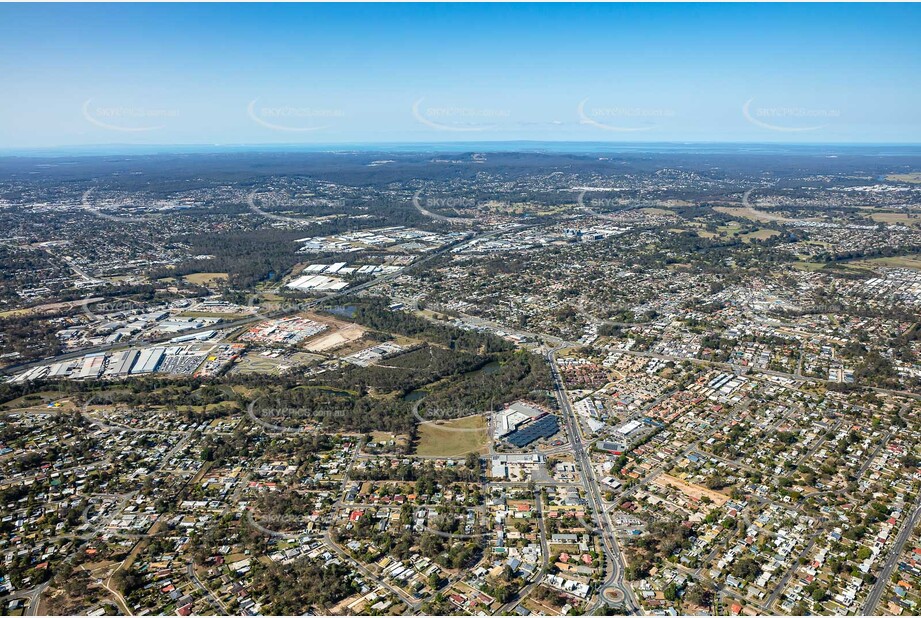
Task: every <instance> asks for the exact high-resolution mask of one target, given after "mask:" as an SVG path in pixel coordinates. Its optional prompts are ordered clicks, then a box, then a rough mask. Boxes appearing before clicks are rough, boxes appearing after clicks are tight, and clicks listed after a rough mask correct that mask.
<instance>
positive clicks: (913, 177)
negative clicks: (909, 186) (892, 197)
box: [886, 172, 921, 184]
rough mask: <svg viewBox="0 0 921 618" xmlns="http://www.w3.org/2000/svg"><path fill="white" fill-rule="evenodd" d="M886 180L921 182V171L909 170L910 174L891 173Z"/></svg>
mask: <svg viewBox="0 0 921 618" xmlns="http://www.w3.org/2000/svg"><path fill="white" fill-rule="evenodd" d="M886 180H891V181H893V182H912V183H917V184H921V172H909V173H908V174H889V175H888V176H886Z"/></svg>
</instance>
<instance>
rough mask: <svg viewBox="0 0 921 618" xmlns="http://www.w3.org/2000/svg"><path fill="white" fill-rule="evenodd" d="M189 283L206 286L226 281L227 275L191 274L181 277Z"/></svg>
mask: <svg viewBox="0 0 921 618" xmlns="http://www.w3.org/2000/svg"><path fill="white" fill-rule="evenodd" d="M183 279H185V280H186V281H188V282H189V283H194V284H196V285H206V284H208V283H215V282H218V281H224V280H226V279H227V273H192V274H191V275H186V276H185V277H183Z"/></svg>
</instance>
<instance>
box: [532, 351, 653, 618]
mask: <svg viewBox="0 0 921 618" xmlns="http://www.w3.org/2000/svg"><path fill="white" fill-rule="evenodd" d="M547 361H548V362H549V364H550V372H551V374H552V376H553V388H554V390H555V391H556V396H557V399H558V400H559V402H560V410H561V411H562V416H563V422H564V423H565V425H566V431H567V432H568V433H569V440H570V442H571V444H572V451H573V455H575V458H576V462H577V463H578V464H579V468H580V469H581V470H582V483H583V485H584V487H585V494H586V495H587V496H588V497H589V500H590V501H591V506H592V509H593V510H594V512H595V516H596V518H597V519H598V528H599V530H600V532H601V540H602V546H603V547H604V549H605V553H606V554H607V560H606V563H608V564H610V565H611V575H610V576H609V577H608V578H607V579H606V580H605V581H604V583H602V585H601V587H600V588H599V589H598V602H597V603H596V606H595V607H592V608H590V609H591V610H594V609H596V608H597V607H598V606H600V605H602V604H603V603H604V602H605V598H604V593H605V591H606V590H608V589H612V588H613V589H615V590H618V591H619V592H620V594H621V595H622V596H623V606H624V610H625V612H626V613H631V614H632V613H641V610H640V606H639V603H637V601H636V597H635V596H634V594H633V589H632V588H631V587H630V585H629V584H627V583H626V581H625V578H624V570H625V567H624V561H623V558H622V557H621V554H620V549H619V548H618V546H617V542H616V540H615V537H614V531H613V526H612V525H611V521H610V519H609V518H608V514H607V512H606V511H605V510H604V503H603V502H602V500H601V490H600V489H599V487H598V479H597V478H596V477H595V471H594V469H593V468H592V461H591V458H590V457H589V454H588V452H587V451H586V450H585V445H583V444H582V432H581V431H580V430H579V426H578V422H577V421H576V416H575V413H573V411H572V407H571V406H570V405H569V396H568V395H567V394H566V390H565V388H564V387H563V379H562V377H561V376H560V372H559V369H558V368H557V365H556V350H551V351H550V352H548V353H547Z"/></svg>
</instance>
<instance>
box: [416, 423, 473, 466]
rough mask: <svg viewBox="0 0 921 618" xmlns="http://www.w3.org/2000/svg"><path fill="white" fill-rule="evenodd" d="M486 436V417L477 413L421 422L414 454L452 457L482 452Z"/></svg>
mask: <svg viewBox="0 0 921 618" xmlns="http://www.w3.org/2000/svg"><path fill="white" fill-rule="evenodd" d="M457 430H462V431H457ZM488 438H489V436H488V432H487V427H486V418H485V417H483V416H479V415H477V416H465V417H464V418H458V419H455V420H450V421H431V422H428V423H422V424H421V425H419V441H418V443H417V444H416V455H428V456H440V457H454V456H457V455H466V454H467V453H482V452H484V451H485V449H486V443H487V441H488Z"/></svg>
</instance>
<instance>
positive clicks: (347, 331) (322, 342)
mask: <svg viewBox="0 0 921 618" xmlns="http://www.w3.org/2000/svg"><path fill="white" fill-rule="evenodd" d="M364 334H365V329H364V328H363V327H361V326H357V325H355V324H350V325H348V326H346V327H345V328H340V329H339V330H336V331H334V332H331V333H326V334H324V335H320V336H319V337H317V338H316V339H313V340H311V341H310V342H308V343H307V344H306V345H305V346H304V348H305V349H307V350H309V351H311V352H322V351H324V350H331V349H333V348H338V347H339V346H341V345H344V344H346V343H349V342H351V341H358V340H359V339H361V337H362V335H364Z"/></svg>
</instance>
